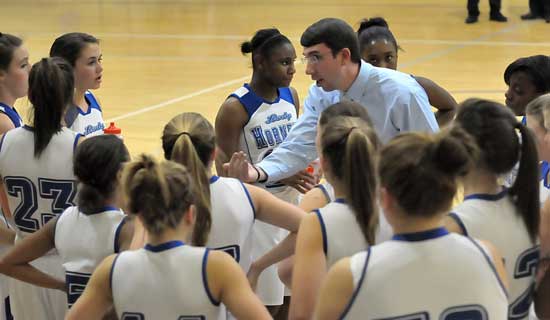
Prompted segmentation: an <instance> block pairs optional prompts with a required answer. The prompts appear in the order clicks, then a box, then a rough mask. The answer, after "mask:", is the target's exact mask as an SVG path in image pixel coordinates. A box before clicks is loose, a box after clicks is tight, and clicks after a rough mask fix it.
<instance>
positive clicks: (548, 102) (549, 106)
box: [525, 93, 550, 130]
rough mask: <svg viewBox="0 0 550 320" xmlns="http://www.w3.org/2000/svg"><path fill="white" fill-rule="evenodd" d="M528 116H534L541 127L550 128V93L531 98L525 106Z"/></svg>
mask: <svg viewBox="0 0 550 320" xmlns="http://www.w3.org/2000/svg"><path fill="white" fill-rule="evenodd" d="M525 114H526V115H527V116H533V118H535V119H536V121H537V122H538V123H539V125H540V126H541V128H545V129H547V130H548V129H550V93H547V94H543V95H541V96H538V97H537V98H535V99H533V100H531V102H529V104H527V107H526V108H525Z"/></svg>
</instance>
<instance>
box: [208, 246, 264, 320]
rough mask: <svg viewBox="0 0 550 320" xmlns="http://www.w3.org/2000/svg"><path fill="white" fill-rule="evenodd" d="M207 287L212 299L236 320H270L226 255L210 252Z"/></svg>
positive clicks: (242, 276) (234, 262)
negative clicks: (218, 302) (220, 304)
mask: <svg viewBox="0 0 550 320" xmlns="http://www.w3.org/2000/svg"><path fill="white" fill-rule="evenodd" d="M206 273H207V284H206V285H207V286H208V288H209V290H210V292H212V295H213V297H214V299H216V300H217V301H221V302H222V303H223V304H225V306H226V307H227V309H229V311H230V312H231V313H232V314H233V315H234V316H235V318H237V319H244V320H247V319H250V320H254V319H271V316H270V315H269V312H267V309H266V308H265V306H264V305H263V303H262V302H261V301H260V299H259V298H258V297H257V296H256V295H255V294H254V292H253V291H252V289H251V288H250V285H249V284H248V281H247V280H246V277H245V275H244V272H243V270H242V269H241V267H240V266H239V265H238V264H237V262H236V261H235V260H234V259H233V258H231V257H230V256H229V255H228V254H226V253H224V252H220V251H214V250H211V251H210V252H209V253H208V262H207V265H206Z"/></svg>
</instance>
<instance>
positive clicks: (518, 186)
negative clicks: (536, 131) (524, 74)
mask: <svg viewBox="0 0 550 320" xmlns="http://www.w3.org/2000/svg"><path fill="white" fill-rule="evenodd" d="M455 121H456V123H458V124H459V125H460V126H461V127H462V128H464V130H466V132H468V133H469V134H470V135H472V136H473V137H474V138H475V140H476V142H477V144H478V146H479V149H480V150H481V152H480V157H479V162H478V166H480V167H482V168H484V169H485V170H487V171H489V172H491V173H493V174H495V175H502V174H507V173H509V172H510V170H512V169H513V168H514V166H515V165H516V163H517V162H518V160H519V170H518V172H517V177H516V180H515V181H514V183H513V185H512V186H511V187H510V190H509V194H510V196H511V200H512V201H513V203H514V204H515V206H516V207H517V210H518V214H520V215H521V217H522V219H523V222H524V223H525V226H526V227H527V230H528V231H529V235H530V236H531V240H532V241H535V239H536V237H537V234H538V229H539V223H540V221H539V220H540V217H539V209H540V202H539V165H538V162H539V160H538V156H537V146H536V142H535V138H534V137H533V135H532V133H531V132H530V130H529V129H527V127H525V126H524V125H523V124H522V123H521V122H519V121H518V120H517V119H516V117H515V116H514V114H513V113H512V111H510V110H509V109H508V108H505V107H504V106H503V105H501V104H499V103H497V102H493V101H488V100H482V99H468V100H466V101H464V102H463V103H462V104H461V105H460V107H459V108H458V113H457V115H456V120H455ZM518 131H519V136H518Z"/></svg>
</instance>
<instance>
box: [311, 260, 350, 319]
mask: <svg viewBox="0 0 550 320" xmlns="http://www.w3.org/2000/svg"><path fill="white" fill-rule="evenodd" d="M352 295H353V275H352V274H351V269H350V258H344V259H342V260H340V261H338V262H337V263H336V264H334V266H332V268H330V270H329V272H328V273H327V276H326V277H325V280H324V281H323V285H322V286H321V292H320V293H319V300H318V301H317V304H316V307H315V314H314V319H320V320H329V319H331V320H332V319H340V317H341V316H342V313H343V312H344V310H345V309H346V306H347V305H348V303H349V302H350V300H351V297H352Z"/></svg>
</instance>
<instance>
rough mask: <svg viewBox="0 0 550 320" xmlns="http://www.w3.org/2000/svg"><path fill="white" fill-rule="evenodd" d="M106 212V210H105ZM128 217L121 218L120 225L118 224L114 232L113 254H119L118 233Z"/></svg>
mask: <svg viewBox="0 0 550 320" xmlns="http://www.w3.org/2000/svg"><path fill="white" fill-rule="evenodd" d="M105 211H107V210H105ZM127 218H128V216H125V217H124V218H122V221H120V223H119V224H118V227H116V231H115V243H114V252H115V253H119V252H120V245H119V240H120V231H122V226H123V225H124V224H125V223H126V221H127V220H128V219H127Z"/></svg>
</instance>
